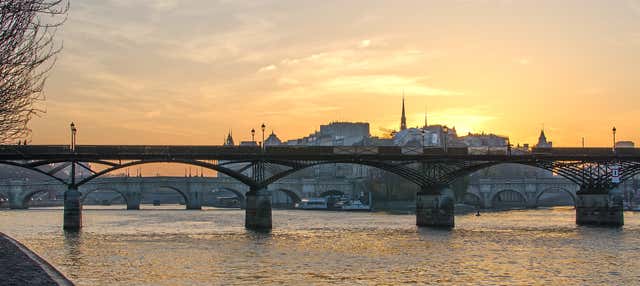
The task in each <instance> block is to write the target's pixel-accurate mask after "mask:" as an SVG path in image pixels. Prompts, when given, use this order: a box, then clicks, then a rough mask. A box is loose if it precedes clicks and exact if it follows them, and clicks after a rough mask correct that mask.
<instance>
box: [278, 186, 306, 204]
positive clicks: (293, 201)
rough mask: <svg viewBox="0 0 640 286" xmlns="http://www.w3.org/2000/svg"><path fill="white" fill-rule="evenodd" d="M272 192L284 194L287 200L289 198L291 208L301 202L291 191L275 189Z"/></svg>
mask: <svg viewBox="0 0 640 286" xmlns="http://www.w3.org/2000/svg"><path fill="white" fill-rule="evenodd" d="M273 191H274V193H276V192H280V193H283V194H285V195H286V196H287V198H289V199H290V200H291V206H295V204H297V203H299V202H301V201H302V199H301V198H300V196H298V194H296V193H295V192H294V191H292V190H288V189H284V188H277V189H274V190H273Z"/></svg>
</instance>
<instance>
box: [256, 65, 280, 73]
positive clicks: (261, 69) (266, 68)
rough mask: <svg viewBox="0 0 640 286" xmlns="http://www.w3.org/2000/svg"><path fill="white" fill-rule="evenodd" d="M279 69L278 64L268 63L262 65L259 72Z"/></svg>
mask: <svg viewBox="0 0 640 286" xmlns="http://www.w3.org/2000/svg"><path fill="white" fill-rule="evenodd" d="M276 69H278V67H277V66H276V65H268V66H264V67H261V68H260V69H259V70H258V72H270V71H274V70H276Z"/></svg>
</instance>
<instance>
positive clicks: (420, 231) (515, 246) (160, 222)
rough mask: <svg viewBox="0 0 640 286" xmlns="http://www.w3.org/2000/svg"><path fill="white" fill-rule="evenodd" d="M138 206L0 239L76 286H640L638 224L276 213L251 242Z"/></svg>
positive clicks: (561, 217) (557, 211)
mask: <svg viewBox="0 0 640 286" xmlns="http://www.w3.org/2000/svg"><path fill="white" fill-rule="evenodd" d="M143 207H144V208H145V209H143V210H141V211H126V210H120V209H116V208H117V206H111V207H86V208H85V211H84V213H83V218H84V224H85V227H84V229H83V230H82V231H81V232H80V233H78V234H69V233H67V234H65V233H64V232H63V231H62V230H61V225H62V210H61V209H59V208H54V209H31V210H21V211H9V210H0V231H2V232H5V233H7V234H8V235H11V236H13V237H14V238H16V239H18V240H20V241H21V242H22V243H24V244H25V245H26V246H28V247H30V248H31V249H32V250H34V251H35V252H36V253H38V254H40V255H41V256H42V257H43V258H45V259H46V260H48V261H49V262H50V263H51V264H53V265H54V266H56V267H57V268H58V269H59V270H60V271H61V272H63V273H64V274H65V275H67V277H69V278H70V279H71V280H73V281H74V282H75V283H77V285H257V284H262V285H280V284H289V285H323V284H333V285H335V284H338V285H354V284H357V285H392V284H393V285H395V284H408V285H414V284H438V285H639V284H640V213H632V212H626V213H625V226H624V227H623V228H620V229H616V228H597V227H578V226H576V225H575V223H574V217H575V211H574V210H573V209H572V208H553V209H537V210H514V211H506V212H493V213H483V214H482V215H481V216H479V217H476V216H474V215H473V214H470V215H460V216H456V227H455V229H453V230H438V229H429V228H417V227H416V226H415V216H414V215H392V214H385V213H343V212H322V211H296V210H275V211H274V212H273V225H274V229H273V231H272V232H271V233H254V232H251V231H247V230H245V229H244V227H243V222H244V212H243V211H241V210H231V209H215V208H206V209H204V210H202V211H184V210H182V209H181V208H183V207H184V206H160V207H152V206H143ZM158 208H164V209H158ZM0 279H1V278H0ZM0 282H1V281H0ZM0 284H1V283H0Z"/></svg>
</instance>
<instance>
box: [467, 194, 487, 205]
mask: <svg viewBox="0 0 640 286" xmlns="http://www.w3.org/2000/svg"><path fill="white" fill-rule="evenodd" d="M462 201H463V202H464V203H467V204H469V202H470V203H471V205H477V206H482V205H483V203H482V197H480V195H478V194H476V193H471V192H466V193H464V196H463V197H462Z"/></svg>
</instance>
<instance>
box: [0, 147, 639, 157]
mask: <svg viewBox="0 0 640 286" xmlns="http://www.w3.org/2000/svg"><path fill="white" fill-rule="evenodd" d="M263 152H264V154H270V155H370V154H378V155H434V156H437V155H455V156H461V155H462V156H464V155H511V150H510V149H508V148H507V147H493V148H488V147H482V148H479V147H450V148H447V149H446V150H445V149H443V148H439V147H421V146H415V147H398V146H267V147H266V148H265V150H264V151H263V150H262V149H261V148H260V147H258V146H213V145H212V146H204V145H200V146H197V145H193V146H189V145H182V146H180V145H177V146H161V145H78V146H76V148H75V151H74V150H71V148H70V147H69V146H68V145H0V156H1V155H14V156H15V155H25V156H55V155H71V154H77V155H88V156H101V155H116V156H118V155H122V156H138V155H143V156H199V155H218V154H219V155H257V154H263ZM513 155H550V156H585V157H588V156H640V148H617V149H615V150H613V149H612V148H606V147H605V148H575V147H561V148H532V149H531V150H530V151H528V152H521V151H519V153H517V154H516V153H513Z"/></svg>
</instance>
